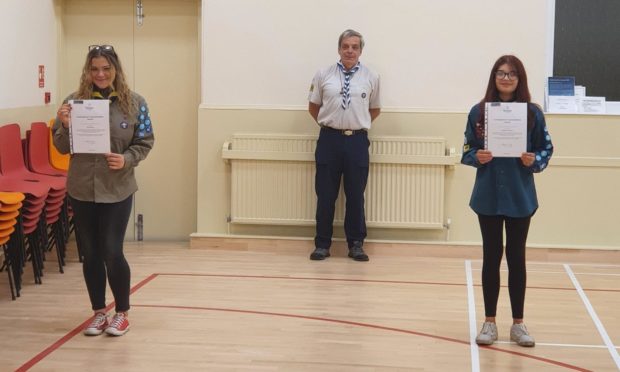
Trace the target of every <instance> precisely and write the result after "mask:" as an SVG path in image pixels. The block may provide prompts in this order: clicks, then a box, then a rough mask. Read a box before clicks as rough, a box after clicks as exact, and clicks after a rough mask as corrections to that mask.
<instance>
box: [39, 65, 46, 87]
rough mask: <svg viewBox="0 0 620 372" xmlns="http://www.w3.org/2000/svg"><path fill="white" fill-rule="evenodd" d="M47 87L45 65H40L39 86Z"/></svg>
mask: <svg viewBox="0 0 620 372" xmlns="http://www.w3.org/2000/svg"><path fill="white" fill-rule="evenodd" d="M44 87H45V66H44V65H39V88H44Z"/></svg>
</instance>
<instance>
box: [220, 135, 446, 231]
mask: <svg viewBox="0 0 620 372" xmlns="http://www.w3.org/2000/svg"><path fill="white" fill-rule="evenodd" d="M316 139H317V138H316V136H313V135H265V134H236V135H234V136H233V138H232V141H231V142H226V143H225V144H224V146H223V148H222V157H223V158H224V159H226V160H227V161H229V162H230V168H231V209H230V221H231V222H232V223H240V224H268V225H272V224H276V225H313V224H314V223H315V210H316V195H315V192H314V175H315V163H314V149H315V147H316ZM370 141H371V145H370V168H369V175H368V184H367V187H366V194H365V201H366V224H367V226H369V227H385V228H426V229H438V228H439V229H440V228H442V227H443V224H444V194H445V192H444V180H445V171H446V167H449V166H453V165H454V164H455V162H457V161H458V160H457V159H456V158H455V156H449V155H446V143H445V140H444V139H443V138H413V137H371V138H370ZM344 204H345V203H344V194H343V191H342V188H341V191H340V196H339V197H338V202H337V206H336V215H335V221H334V222H335V223H336V224H342V223H343V220H344Z"/></svg>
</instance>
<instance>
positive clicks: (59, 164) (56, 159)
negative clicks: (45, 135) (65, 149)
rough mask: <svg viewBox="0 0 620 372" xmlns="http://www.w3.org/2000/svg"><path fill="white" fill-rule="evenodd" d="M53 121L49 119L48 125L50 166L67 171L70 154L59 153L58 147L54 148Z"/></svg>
mask: <svg viewBox="0 0 620 372" xmlns="http://www.w3.org/2000/svg"><path fill="white" fill-rule="evenodd" d="M54 121H55V119H52V120H50V123H49V124H50V125H49V142H48V143H49V145H48V148H49V159H50V164H51V165H52V167H54V168H55V169H59V170H63V171H68V170H69V160H70V158H71V157H70V156H69V154H61V153H60V151H58V149H57V148H56V146H54V138H53V134H52V127H53V126H54Z"/></svg>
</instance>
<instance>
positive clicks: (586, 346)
mask: <svg viewBox="0 0 620 372" xmlns="http://www.w3.org/2000/svg"><path fill="white" fill-rule="evenodd" d="M495 343H496V344H508V345H509V344H513V345H516V344H515V343H514V342H511V341H495ZM536 346H553V347H576V348H584V349H607V345H579V344H551V343H545V342H536ZM616 349H620V346H616Z"/></svg>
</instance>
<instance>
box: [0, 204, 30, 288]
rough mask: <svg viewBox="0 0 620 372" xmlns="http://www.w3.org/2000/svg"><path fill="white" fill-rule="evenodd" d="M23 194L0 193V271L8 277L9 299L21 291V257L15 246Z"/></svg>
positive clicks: (17, 247)
mask: <svg viewBox="0 0 620 372" xmlns="http://www.w3.org/2000/svg"><path fill="white" fill-rule="evenodd" d="M24 199H25V196H24V194H22V193H18V192H13V193H7V192H0V245H1V246H2V250H3V252H4V262H3V263H2V267H0V271H2V270H6V272H7V274H8V276H9V287H10V288H11V298H12V299H13V300H15V297H16V296H17V297H19V291H20V289H21V273H22V267H23V265H22V259H21V258H22V257H21V253H20V251H19V245H18V244H17V240H18V238H15V236H17V235H18V234H15V232H16V229H15V227H16V225H17V226H18V218H19V210H20V208H21V207H22V201H23V200H24Z"/></svg>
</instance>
